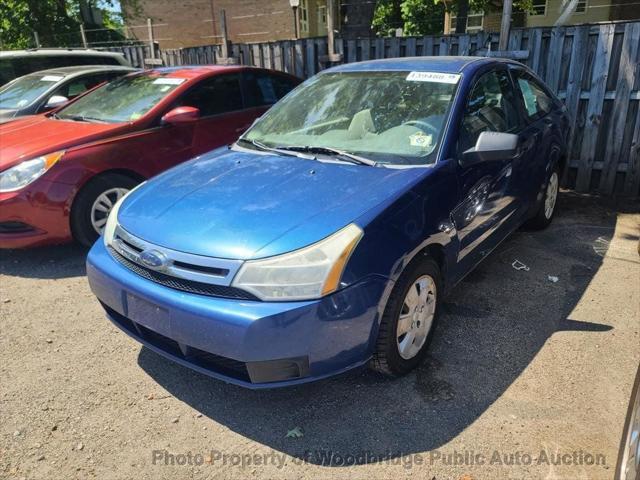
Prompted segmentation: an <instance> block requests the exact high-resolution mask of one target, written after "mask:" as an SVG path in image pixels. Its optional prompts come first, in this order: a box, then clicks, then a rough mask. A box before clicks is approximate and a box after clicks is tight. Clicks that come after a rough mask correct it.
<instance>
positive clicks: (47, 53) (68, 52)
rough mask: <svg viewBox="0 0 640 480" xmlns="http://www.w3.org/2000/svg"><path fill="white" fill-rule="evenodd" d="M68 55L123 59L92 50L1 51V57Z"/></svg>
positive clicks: (37, 49)
mask: <svg viewBox="0 0 640 480" xmlns="http://www.w3.org/2000/svg"><path fill="white" fill-rule="evenodd" d="M67 55H71V56H74V55H97V56H103V57H123V54H122V53H120V52H104V51H100V50H93V49H91V48H29V49H27V50H4V51H0V57H29V56H67Z"/></svg>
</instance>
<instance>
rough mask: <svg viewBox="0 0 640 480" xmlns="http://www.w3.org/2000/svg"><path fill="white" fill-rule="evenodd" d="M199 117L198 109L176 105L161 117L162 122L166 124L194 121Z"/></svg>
mask: <svg viewBox="0 0 640 480" xmlns="http://www.w3.org/2000/svg"><path fill="white" fill-rule="evenodd" d="M199 118H200V110H198V109H197V108H194V107H176V108H174V109H173V110H171V111H169V112H167V113H166V114H165V115H164V116H163V117H162V123H163V124H168V125H181V124H184V123H190V122H195V121H196V120H198V119H199Z"/></svg>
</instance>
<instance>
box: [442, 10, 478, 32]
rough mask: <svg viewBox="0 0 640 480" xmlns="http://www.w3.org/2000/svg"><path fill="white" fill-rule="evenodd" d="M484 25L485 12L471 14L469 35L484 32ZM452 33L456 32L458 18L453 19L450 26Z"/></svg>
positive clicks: (469, 16)
mask: <svg viewBox="0 0 640 480" xmlns="http://www.w3.org/2000/svg"><path fill="white" fill-rule="evenodd" d="M483 25H484V12H475V11H471V12H469V15H468V16H467V33H476V32H480V31H482V27H483ZM449 27H450V29H451V31H452V32H455V31H456V17H455V16H452V17H451V23H450V25H449Z"/></svg>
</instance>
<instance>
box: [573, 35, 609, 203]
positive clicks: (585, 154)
mask: <svg viewBox="0 0 640 480" xmlns="http://www.w3.org/2000/svg"><path fill="white" fill-rule="evenodd" d="M613 33H614V25H613V24H605V25H600V28H599V34H598V43H597V45H596V55H595V62H594V66H593V75H592V76H591V88H590V91H591V95H590V97H589V104H588V106H587V113H586V123H585V126H584V132H583V140H582V147H581V149H580V167H579V168H578V175H577V177H576V190H577V191H579V192H586V191H588V190H589V187H590V185H591V172H592V170H593V162H594V160H595V158H594V157H595V150H596V142H597V141H598V128H599V125H600V120H601V118H602V107H603V104H604V94H605V90H606V87H607V72H608V71H609V62H610V60H611V45H612V43H613Z"/></svg>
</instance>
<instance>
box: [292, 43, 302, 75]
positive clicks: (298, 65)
mask: <svg viewBox="0 0 640 480" xmlns="http://www.w3.org/2000/svg"><path fill="white" fill-rule="evenodd" d="M293 65H294V72H295V73H294V75H296V76H298V77H302V78H304V44H303V43H302V40H296V42H295V46H294V60H293Z"/></svg>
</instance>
